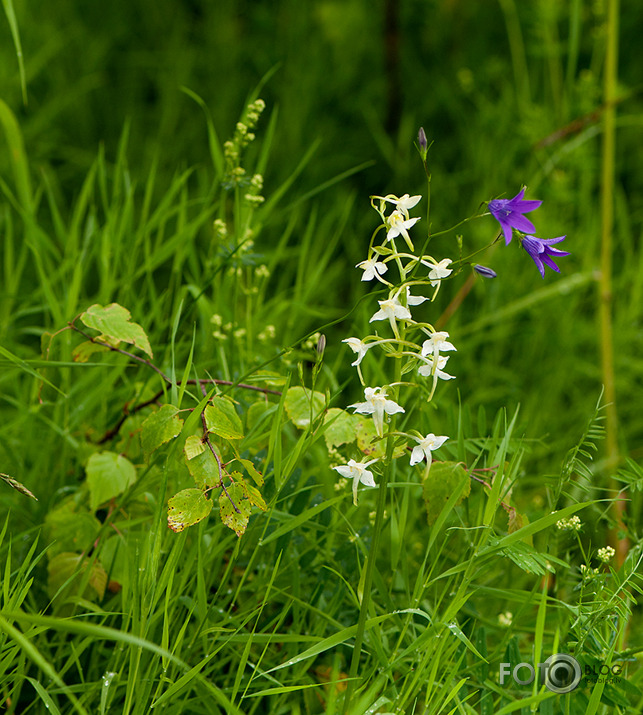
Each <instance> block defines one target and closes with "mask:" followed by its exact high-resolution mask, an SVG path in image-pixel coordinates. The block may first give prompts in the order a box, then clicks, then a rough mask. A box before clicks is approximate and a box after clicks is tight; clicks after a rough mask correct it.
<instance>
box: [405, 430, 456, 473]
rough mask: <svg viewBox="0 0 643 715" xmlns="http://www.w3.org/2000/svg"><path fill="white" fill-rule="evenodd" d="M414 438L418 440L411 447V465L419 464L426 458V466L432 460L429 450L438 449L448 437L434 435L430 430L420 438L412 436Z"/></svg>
mask: <svg viewBox="0 0 643 715" xmlns="http://www.w3.org/2000/svg"><path fill="white" fill-rule="evenodd" d="M414 439H415V440H416V441H417V442H418V445H417V446H416V447H413V452H411V466H413V465H414V464H419V463H420V462H421V461H423V460H424V459H426V462H427V466H430V465H431V460H432V455H431V452H432V451H433V450H434V449H439V448H440V447H441V446H442V445H443V444H444V443H445V442H446V441H447V440H448V439H449V438H448V437H444V436H442V437H436V436H435V435H434V434H433V432H430V433H429V434H427V436H426V437H423V438H422V439H420V438H419V437H414Z"/></svg>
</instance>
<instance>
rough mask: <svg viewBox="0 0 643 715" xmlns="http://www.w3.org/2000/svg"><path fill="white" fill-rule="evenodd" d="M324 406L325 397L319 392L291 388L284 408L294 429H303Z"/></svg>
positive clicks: (302, 388) (303, 388)
mask: <svg viewBox="0 0 643 715" xmlns="http://www.w3.org/2000/svg"><path fill="white" fill-rule="evenodd" d="M325 406H326V397H325V396H324V395H323V394H322V393H321V392H312V391H311V390H307V389H306V388H305V387H291V388H290V389H289V390H288V394H287V395H286V400H285V407H286V413H287V414H288V417H289V418H290V419H291V420H292V423H293V424H294V425H295V427H298V428H299V429H305V428H306V427H308V425H309V424H310V419H311V417H312V419H313V420H315V419H316V418H317V417H319V415H320V414H321V413H322V412H323V410H324V407H325Z"/></svg>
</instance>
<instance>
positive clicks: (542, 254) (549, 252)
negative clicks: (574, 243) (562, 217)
mask: <svg viewBox="0 0 643 715" xmlns="http://www.w3.org/2000/svg"><path fill="white" fill-rule="evenodd" d="M565 238H566V236H559V237H558V238H536V237H535V236H525V237H524V238H523V239H522V241H521V244H522V247H523V248H524V249H525V251H527V253H528V254H529V256H530V257H531V259H532V261H533V262H534V263H535V264H536V267H537V268H538V270H539V271H540V275H541V276H542V277H543V278H544V277H545V265H543V264H546V265H548V266H549V267H550V268H551V269H552V270H554V271H556V273H560V268H559V267H558V266H557V265H556V264H555V263H554V261H553V260H552V258H555V257H556V256H569V253H568V252H567V251H559V250H558V249H557V248H550V246H552V245H553V244H554V243H560V242H561V241H564V240H565Z"/></svg>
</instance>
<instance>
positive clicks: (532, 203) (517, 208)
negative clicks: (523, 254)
mask: <svg viewBox="0 0 643 715" xmlns="http://www.w3.org/2000/svg"><path fill="white" fill-rule="evenodd" d="M524 195H525V189H524V188H523V189H522V190H521V191H520V193H518V194H516V196H514V197H513V199H493V201H490V202H489V211H490V213H491V215H492V216H493V217H494V218H495V219H496V221H498V223H499V224H500V226H501V228H502V232H503V234H504V236H505V245H507V246H508V245H509V244H510V243H511V236H512V229H514V228H515V229H516V230H517V231H520V232H521V233H528V234H532V233H535V231H536V228H535V226H534V224H533V223H532V222H531V221H530V220H529V219H528V218H525V217H524V216H523V214H526V213H529V212H530V211H534V210H535V209H537V208H538V207H539V206H540V205H541V204H542V201H537V200H526V199H523V196H524Z"/></svg>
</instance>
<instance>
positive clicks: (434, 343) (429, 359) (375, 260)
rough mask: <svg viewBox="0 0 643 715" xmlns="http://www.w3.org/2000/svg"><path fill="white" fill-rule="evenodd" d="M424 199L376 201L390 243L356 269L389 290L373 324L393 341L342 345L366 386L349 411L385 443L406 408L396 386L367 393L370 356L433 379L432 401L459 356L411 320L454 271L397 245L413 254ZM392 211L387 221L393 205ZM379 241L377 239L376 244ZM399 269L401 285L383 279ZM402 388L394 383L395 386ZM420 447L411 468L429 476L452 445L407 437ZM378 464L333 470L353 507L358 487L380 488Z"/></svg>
mask: <svg viewBox="0 0 643 715" xmlns="http://www.w3.org/2000/svg"><path fill="white" fill-rule="evenodd" d="M421 198H422V197H421V196H409V195H408V194H404V195H403V196H401V197H397V196H393V195H392V194H389V195H387V196H374V197H372V198H371V204H372V206H373V208H375V209H376V211H377V212H378V213H379V214H380V216H381V218H382V225H381V226H380V227H379V228H378V229H377V231H376V232H375V235H376V234H377V233H378V232H379V231H380V230H381V229H384V230H385V231H386V237H385V239H384V241H383V243H382V244H381V245H379V246H375V245H374V244H373V240H372V241H371V247H370V250H369V256H368V258H367V259H366V260H364V261H362V262H361V263H358V264H357V266H356V267H357V268H361V269H362V271H363V274H362V281H372V280H377V281H379V282H380V283H382V284H383V285H385V286H387V287H388V289H389V295H388V297H387V298H385V299H384V300H380V301H378V303H379V310H378V311H376V312H375V313H374V314H373V315H372V317H371V319H370V321H369V322H370V323H376V322H378V321H388V324H389V325H390V327H391V331H392V333H393V337H389V338H382V337H380V336H379V335H377V334H375V335H370V336H367V337H366V338H364V339H360V338H356V337H351V338H346V339H345V340H343V342H345V343H346V344H347V345H348V346H349V347H350V348H351V350H352V351H353V352H354V353H355V355H356V358H355V360H354V362H353V363H351V364H352V365H353V366H354V367H357V371H358V374H359V377H360V380H361V382H362V385H364V402H357V403H355V404H353V405H350V406H349V407H350V408H352V409H354V410H355V412H356V413H359V414H363V415H371V416H372V417H373V424H374V427H375V432H376V433H377V435H378V437H380V438H382V437H384V423H385V419H386V416H390V415H395V414H399V413H404V411H405V410H404V408H403V407H402V406H401V405H399V404H398V403H397V402H395V400H393V399H391V398H390V397H389V391H390V389H391V388H393V387H394V385H383V386H378V387H369V386H367V385H366V383H365V381H364V378H363V375H362V368H361V365H362V361H363V360H364V358H365V356H366V354H367V353H368V351H369V350H370V349H371V348H373V347H375V346H378V345H379V346H383V345H386V348H385V350H386V353H387V355H388V356H392V357H395V358H397V359H407V361H408V362H407V365H408V367H407V366H405V367H404V369H403V370H402V373H403V374H405V373H407V372H408V371H409V370H410V369H417V373H418V374H419V375H421V376H423V377H428V378H431V388H430V391H429V398H428V399H429V400H431V399H432V398H433V395H434V393H435V389H436V385H437V382H438V380H452V379H454V376H453V375H450V374H448V373H447V372H445V367H446V364H447V361H448V360H449V356H447V355H442V353H445V352H451V351H454V350H456V348H455V346H454V345H453V344H452V343H450V342H449V340H448V338H449V333H447V332H444V331H437V330H435V328H433V326H431V325H430V324H428V323H423V322H417V321H415V320H414V319H413V316H412V314H411V310H410V308H412V307H414V306H417V305H421V304H422V303H424V302H425V301H427V300H434V299H435V296H436V295H437V293H438V291H439V289H440V285H441V282H442V280H443V279H445V278H447V277H448V276H449V275H451V273H452V271H453V269H451V268H449V265H450V264H451V263H452V261H451V259H449V258H445V259H442V260H441V261H437V260H436V259H434V258H433V257H432V256H428V255H421V256H416V255H415V254H414V253H407V252H405V251H399V250H398V248H397V246H396V243H395V239H396V238H398V237H402V238H403V239H404V241H405V243H406V246H407V247H408V249H409V250H410V251H414V250H415V249H414V246H413V242H412V240H411V237H410V234H409V230H410V229H411V228H412V227H413V226H414V225H415V224H416V223H417V221H418V220H419V218H411V217H410V215H409V211H410V209H412V208H413V207H414V206H416V205H417V204H418V202H419V201H420V199H421ZM391 204H392V205H393V207H394V208H393V211H392V212H391V213H390V214H389V215H386V212H387V210H388V209H389V208H390V205H391ZM375 235H374V237H373V238H375ZM388 264H392V265H395V266H397V268H398V271H399V275H400V280H399V282H398V283H397V284H393V283H390V282H389V281H388V280H387V279H386V278H384V276H385V275H386V274H387V273H388V270H389V265H388ZM422 267H428V268H429V272H428V274H426V273H424V275H423V276H421V277H416V275H415V274H416V272H417V271H418V269H419V270H422ZM415 286H429V287H431V288H432V289H434V290H433V296H432V297H431V298H428V297H425V296H421V295H411V288H412V287H415ZM412 331H416V332H417V331H419V332H421V333H424V334H425V336H426V339H425V340H424V341H423V342H422V344H421V345H419V344H417V343H416V342H413V341H412V340H410V339H409V338H408V337H407V332H408V333H411V332H412ZM397 384H399V383H395V385H397ZM407 436H408V437H410V438H411V439H413V440H415V442H417V445H416V446H415V447H414V448H413V450H412V452H411V459H410V464H411V465H415V464H419V463H422V462H424V461H425V460H426V464H427V467H426V468H427V470H428V468H429V466H430V464H431V460H432V454H431V453H432V452H433V451H434V450H436V449H438V448H440V447H441V446H442V445H443V444H444V443H445V442H446V440H447V439H448V437H446V436H436V435H434V434H433V433H429V434H427V435H426V436H424V437H423V436H422V435H421V434H420V433H418V432H416V433H413V432H412V433H410V434H408V435H407ZM378 461H380V458H379V457H378V458H375V459H371V460H369V461H367V462H357V461H355V460H354V459H350V460H349V461H348V463H347V464H345V465H341V466H337V467H333V469H335V470H336V471H337V472H339V474H340V475H341V476H342V477H344V478H346V479H352V481H353V501H354V503H355V504H357V488H358V485H359V484H360V483H361V484H365V485H366V486H370V487H374V486H376V484H375V480H374V478H373V474H372V472H371V471H370V470H369V469H368V467H370V466H371V465H372V464H375V463H376V462H378Z"/></svg>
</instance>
